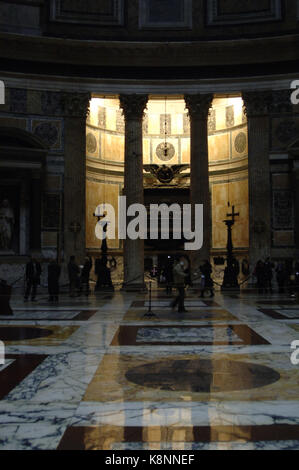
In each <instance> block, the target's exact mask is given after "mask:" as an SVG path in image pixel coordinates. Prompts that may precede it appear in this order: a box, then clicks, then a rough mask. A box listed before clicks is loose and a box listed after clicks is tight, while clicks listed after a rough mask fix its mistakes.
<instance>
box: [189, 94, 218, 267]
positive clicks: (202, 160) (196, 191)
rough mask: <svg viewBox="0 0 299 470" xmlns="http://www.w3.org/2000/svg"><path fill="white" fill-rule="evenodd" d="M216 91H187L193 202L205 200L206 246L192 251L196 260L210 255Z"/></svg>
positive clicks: (204, 240)
mask: <svg viewBox="0 0 299 470" xmlns="http://www.w3.org/2000/svg"><path fill="white" fill-rule="evenodd" d="M212 100H213V95H212V94H196V95H185V102H186V108H187V109H188V113H189V117H190V139H191V143H190V164H191V173H190V203H191V205H192V212H193V211H194V206H195V204H203V246H202V248H201V249H200V250H199V251H198V252H190V254H191V258H192V259H193V264H194V265H195V266H196V265H198V264H199V263H200V262H201V261H203V260H205V259H209V258H210V239H211V207H210V191H209V154H208V115H209V109H210V107H211V105H212Z"/></svg>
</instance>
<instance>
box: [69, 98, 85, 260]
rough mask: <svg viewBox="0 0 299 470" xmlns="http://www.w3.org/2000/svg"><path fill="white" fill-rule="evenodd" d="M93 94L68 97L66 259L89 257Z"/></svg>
mask: <svg viewBox="0 0 299 470" xmlns="http://www.w3.org/2000/svg"><path fill="white" fill-rule="evenodd" d="M90 98H91V96H90V94H89V93H65V94H64V99H63V102H64V115H65V119H64V139H65V160H64V228H63V231H64V234H63V235H64V237H63V238H64V258H65V261H67V262H68V260H69V257H70V256H71V255H75V256H76V260H77V262H80V261H82V260H83V258H84V255H85V249H86V246H85V210H86V194H85V193H86V189H85V186H86V183H85V181H86V117H87V115H88V113H89V101H90Z"/></svg>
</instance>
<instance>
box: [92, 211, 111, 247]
mask: <svg viewBox="0 0 299 470" xmlns="http://www.w3.org/2000/svg"><path fill="white" fill-rule="evenodd" d="M106 215H107V212H106V211H105V212H103V213H102V214H96V213H95V212H94V213H93V216H94V217H97V219H98V222H101V219H104V218H105V217H106ZM102 226H103V232H104V233H106V232H107V226H108V221H103V222H102ZM101 251H102V253H103V254H104V255H105V254H106V253H107V240H106V237H103V239H102V245H101Z"/></svg>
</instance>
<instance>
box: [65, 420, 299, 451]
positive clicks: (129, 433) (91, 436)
mask: <svg viewBox="0 0 299 470" xmlns="http://www.w3.org/2000/svg"><path fill="white" fill-rule="evenodd" d="M178 430H179V431H182V432H184V433H185V440H184V442H189V443H192V442H194V443H196V442H203V443H207V442H235V441H240V440H241V441H242V442H259V441H286V440H299V425H291V424H273V425H261V426H256V425H255V426H189V427H187V426H179V427H177V426H172V427H170V426H169V427H167V426H161V427H159V426H151V427H141V426H140V427H138V426H136V427H135V426H134V427H133V426H132V427H129V426H125V427H120V426H71V427H68V428H67V429H66V431H65V433H64V435H63V436H62V439H61V441H60V443H59V445H58V447H57V449H58V450H110V449H111V447H110V448H109V449H107V447H106V446H105V443H107V442H110V445H113V443H116V442H122V443H125V442H141V443H142V442H144V443H146V442H150V441H147V439H146V436H147V435H148V433H149V432H154V431H158V434H160V435H161V439H160V442H161V441H164V442H169V443H171V442H172V433H173V432H177V431H178ZM175 442H176V441H174V443H175Z"/></svg>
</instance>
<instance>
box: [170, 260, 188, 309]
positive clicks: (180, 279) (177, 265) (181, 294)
mask: <svg viewBox="0 0 299 470" xmlns="http://www.w3.org/2000/svg"><path fill="white" fill-rule="evenodd" d="M187 276H188V273H186V272H185V270H184V261H183V260H181V261H180V259H179V258H177V259H176V260H175V262H174V265H173V282H174V285H175V287H176V288H177V291H178V294H177V296H176V298H175V299H174V300H173V302H172V303H171V304H170V306H171V308H172V309H173V310H174V309H175V307H176V305H178V312H179V313H183V312H187V310H186V309H185V305H184V300H185V279H186V278H187Z"/></svg>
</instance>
